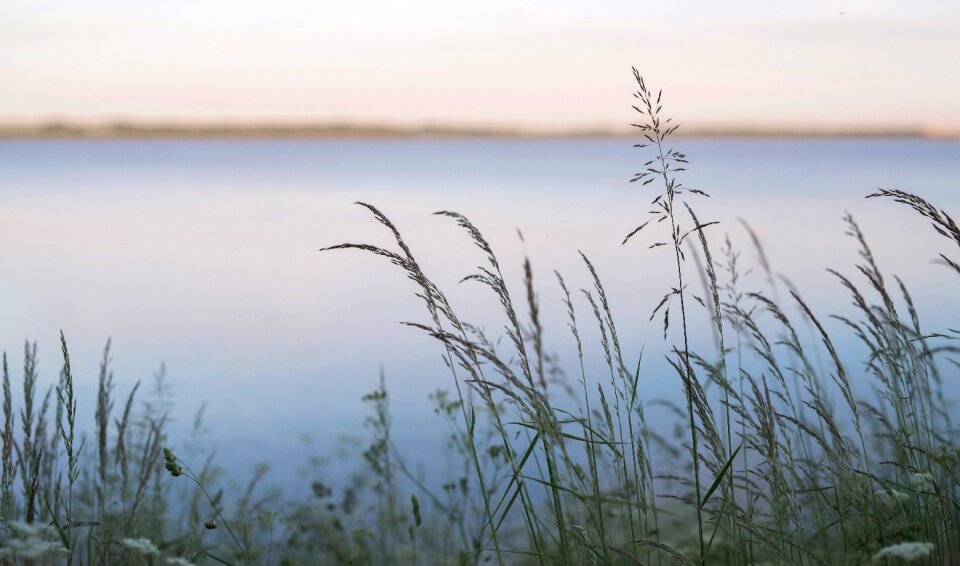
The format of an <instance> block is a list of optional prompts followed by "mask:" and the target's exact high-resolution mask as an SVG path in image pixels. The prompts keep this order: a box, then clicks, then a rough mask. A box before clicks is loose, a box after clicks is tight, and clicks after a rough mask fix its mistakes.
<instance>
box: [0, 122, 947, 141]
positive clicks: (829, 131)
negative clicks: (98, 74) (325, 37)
mask: <svg viewBox="0 0 960 566" xmlns="http://www.w3.org/2000/svg"><path fill="white" fill-rule="evenodd" d="M637 135H638V134H637V132H636V130H635V129H634V128H630V127H629V126H623V127H619V128H617V127H610V126H595V127H587V126H581V127H567V128H557V129H548V128H542V127H541V128H536V127H520V126H469V125H459V124H453V123H423V124H419V125H396V124H390V123H372V124H371V123H363V122H359V121H319V120H318V121H300V122H290V121H276V120H264V121H243V122H241V121H228V120H225V121H217V122H213V121H209V122H205V121H200V120H196V121H174V120H164V121H148V120H109V121H97V122H81V121H70V120H44V121H35V122H26V123H0V139H5V140H17V139H20V140H31V139H33V140H44V139H50V140H53V139H103V140H109V139H135V138H147V139H256V138H268V139H357V138H359V139H378V138H379V139H404V138H411V139H417V138H465V139H470V138H475V139H483V138H506V139H561V138H611V139H614V138H628V137H636V136H637ZM676 135H677V136H679V137H686V138H693V137H730V138H750V137H759V138H778V137H780V138H922V139H930V140H947V141H960V129H950V128H929V127H922V126H912V127H910V126H900V127H895V126H888V127H867V126H853V127H852V126H825V125H814V126H807V127H803V126H782V125H779V126H778V125H750V126H730V125H706V124H693V125H691V126H687V127H681V128H680V129H679V130H677V132H676Z"/></svg>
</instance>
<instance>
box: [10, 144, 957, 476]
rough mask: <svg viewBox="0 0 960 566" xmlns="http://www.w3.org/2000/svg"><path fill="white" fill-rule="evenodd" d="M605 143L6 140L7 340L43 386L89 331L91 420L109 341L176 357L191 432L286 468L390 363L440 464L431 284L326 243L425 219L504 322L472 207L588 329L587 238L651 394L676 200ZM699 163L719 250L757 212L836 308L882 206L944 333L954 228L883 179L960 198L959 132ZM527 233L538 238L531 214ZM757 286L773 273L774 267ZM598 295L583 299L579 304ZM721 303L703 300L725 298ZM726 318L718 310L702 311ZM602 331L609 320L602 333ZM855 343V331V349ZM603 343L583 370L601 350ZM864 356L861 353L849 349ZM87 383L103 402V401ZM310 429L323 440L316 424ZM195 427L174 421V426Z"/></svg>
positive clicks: (880, 233) (555, 303) (795, 147)
mask: <svg viewBox="0 0 960 566" xmlns="http://www.w3.org/2000/svg"><path fill="white" fill-rule="evenodd" d="M630 145H631V142H630V141H628V140H613V141H610V140H605V141H583V140H576V141H563V140H558V141H142V142H141V141H106V142H100V141H96V142H91V141H64V142H60V141H43V142H0V197H2V198H0V265H2V266H3V276H2V277H0V305H2V312H3V324H2V325H0V346H2V348H3V349H5V350H6V351H7V352H8V353H9V356H10V359H11V365H12V366H13V367H16V366H18V365H19V363H20V361H21V352H22V344H23V340H25V339H31V340H34V339H35V340H37V341H38V342H39V345H40V352H41V362H40V368H41V373H42V378H43V379H44V380H45V383H52V382H53V381H54V380H55V379H56V377H57V373H58V371H59V366H60V363H61V362H60V360H59V354H58V343H57V341H58V333H59V331H60V329H62V330H63V331H64V333H65V334H66V336H67V339H68V341H69V343H70V346H71V349H72V352H71V353H72V356H73V359H74V367H75V370H76V373H77V380H78V382H79V386H80V388H81V393H85V394H86V395H85V397H84V398H83V399H81V406H80V412H81V413H83V416H82V417H81V420H84V419H85V420H86V421H87V422H92V421H93V413H94V405H93V399H94V396H93V392H94V391H95V386H96V375H97V359H98V357H99V355H100V350H101V348H102V346H103V343H104V342H105V341H106V339H107V338H108V337H113V342H114V354H113V361H114V365H115V372H116V378H117V382H118V393H121V394H125V393H126V391H128V390H129V387H130V386H132V384H133V383H134V382H135V381H136V380H141V379H142V380H150V379H151V375H152V374H153V372H154V371H155V370H156V369H157V368H158V367H159V365H160V364H161V362H165V363H166V366H167V370H168V372H167V373H168V378H169V382H170V384H171V386H172V390H173V392H174V396H175V400H176V409H175V417H176V419H177V423H178V427H179V429H178V430H185V429H188V428H189V427H190V425H191V423H192V415H193V413H194V412H195V411H197V409H198V408H199V407H200V406H201V404H202V403H204V402H208V403H209V406H208V408H207V411H206V427H207V429H208V430H209V432H208V433H207V436H206V439H205V444H206V445H207V446H210V447H216V448H217V450H218V453H219V460H220V462H221V463H224V464H227V465H229V466H230V467H231V469H232V470H233V471H234V472H235V475H236V476H238V477H243V475H244V474H246V473H248V472H249V470H251V469H252V468H253V466H254V464H255V463H257V462H260V461H268V462H270V463H271V465H272V466H273V467H274V469H275V471H276V473H275V476H274V477H275V478H276V480H277V481H278V482H287V481H290V480H291V479H292V478H293V477H294V476H293V474H294V472H295V471H296V469H297V468H299V467H303V466H305V465H306V461H307V456H308V455H311V454H324V453H329V452H331V450H332V449H333V447H334V446H335V444H336V442H337V438H338V436H339V435H341V434H342V433H345V434H353V435H360V436H363V435H364V434H365V432H364V430H363V428H362V422H363V418H364V416H365V412H364V407H363V404H362V403H361V402H360V400H359V399H360V397H361V395H362V394H363V393H365V392H367V391H369V390H371V389H372V388H373V387H374V385H375V383H376V381H377V376H378V373H379V371H380V368H381V367H382V368H383V370H384V371H385V373H386V376H387V383H388V387H389V388H390V389H391V391H392V393H393V394H394V396H393V410H394V425H395V427H396V437H397V439H398V443H400V444H401V445H402V446H404V447H408V448H409V449H410V451H411V452H410V454H411V457H412V458H413V459H414V460H420V461H424V462H430V461H431V459H435V458H436V456H434V455H433V454H435V453H436V451H437V448H438V446H440V445H439V444H438V443H439V442H441V440H440V438H441V437H442V435H443V427H442V426H440V423H439V421H438V420H437V419H436V417H435V416H434V415H433V413H432V411H431V410H430V409H429V403H428V401H427V398H426V397H427V394H428V393H429V392H431V391H433V390H436V389H437V388H440V387H448V386H449V385H450V383H449V377H448V376H447V374H445V372H444V368H443V366H442V365H441V363H440V350H439V348H438V347H437V345H436V344H434V343H432V342H430V341H429V339H427V338H426V337H424V336H422V335H420V334H418V333H417V332H416V331H413V330H411V329H409V328H406V327H403V326H401V325H399V324H397V323H398V322H399V321H405V320H410V321H424V320H425V319H426V316H425V314H424V313H423V312H421V310H420V308H419V304H418V303H417V300H416V299H415V298H414V297H413V296H412V291H413V288H412V286H411V284H410V283H409V282H408V281H407V280H406V279H405V278H404V276H403V275H402V274H400V273H399V272H398V271H397V270H396V269H395V268H392V266H389V265H387V264H386V262H384V261H382V260H380V259H378V258H374V257H368V256H365V255H362V254H358V253H346V252H338V253H332V252H331V253H324V254H321V253H319V252H318V251H317V250H318V248H320V247H322V246H326V245H331V244H335V243H339V242H344V241H350V242H371V243H377V244H389V238H388V234H387V233H386V231H385V230H384V229H383V227H381V226H379V225H377V224H376V223H375V222H374V221H373V220H372V219H371V218H370V216H369V214H368V213H366V212H365V211H364V210H363V209H361V208H359V207H357V206H355V205H353V204H352V203H353V201H356V200H362V201H366V202H370V203H374V204H376V205H377V206H378V207H380V208H381V209H382V210H383V211H384V212H385V213H387V214H388V215H389V216H390V217H391V218H393V219H394V221H395V222H396V224H397V225H398V226H399V227H400V229H401V230H402V231H403V232H404V234H405V236H406V238H407V240H408V242H409V243H410V245H411V247H412V248H413V249H414V252H415V253H416V254H417V255H418V257H419V259H420V261H421V263H422V264H423V265H424V266H425V269H426V271H427V272H428V274H430V275H432V276H433V277H435V278H436V280H437V281H438V282H440V283H441V285H442V286H445V288H447V289H449V290H450V292H449V294H450V296H451V298H452V299H453V301H454V303H455V304H456V305H458V306H459V307H460V308H462V309H463V312H464V313H465V314H464V316H465V318H468V319H473V320H477V321H479V322H481V323H483V324H484V325H485V326H486V327H487V329H488V330H490V331H491V332H496V329H498V328H501V327H502V324H503V321H502V320H499V319H498V318H497V317H496V316H495V315H494V313H495V312H496V311H495V308H494V307H495V306H496V302H495V299H494V298H493V297H492V296H490V294H489V293H485V292H483V290H482V289H480V288H479V287H478V286H476V285H470V284H462V285H460V284H458V283H457V282H458V281H459V280H460V278H462V277H463V276H464V275H467V274H468V273H471V272H472V271H473V269H474V268H475V266H477V265H479V263H480V262H481V261H482V260H483V257H482V255H481V254H480V252H479V251H478V250H476V249H475V248H473V247H471V245H470V243H469V241H468V240H467V238H466V237H465V235H464V234H463V233H462V232H461V231H459V230H458V229H457V228H456V227H455V226H454V225H453V223H452V222H450V221H449V219H445V218H441V217H436V216H432V215H431V213H432V212H434V211H437V210H444V209H446V210H457V211H460V212H462V213H464V214H466V215H467V216H468V217H470V218H471V219H472V220H473V221H474V222H475V224H476V225H477V226H478V227H480V229H481V230H483V231H484V233H485V234H486V235H487V236H488V238H489V239H490V241H491V242H492V243H493V245H494V248H495V250H497V251H498V253H499V254H500V256H501V262H502V264H503V265H504V271H505V275H507V277H508V278H510V279H511V281H512V282H514V283H516V284H517V287H516V290H517V292H518V293H519V292H520V288H519V283H520V280H521V279H520V274H521V269H520V268H521V261H522V258H523V254H524V250H526V252H527V253H529V254H530V256H531V257H532V259H533V262H534V268H535V271H536V277H537V278H538V279H539V286H540V287H541V291H540V292H541V296H540V298H541V301H542V303H543V305H544V310H545V311H546V312H545V318H546V323H547V329H548V330H547V338H548V340H549V341H550V346H551V348H552V349H553V350H554V351H557V352H558V353H559V354H560V357H561V361H565V362H569V363H572V360H570V359H569V351H570V350H569V348H570V347H571V342H570V339H569V337H568V336H567V335H566V334H565V332H564V331H563V330H562V329H563V328H564V326H563V322H564V321H563V318H562V315H563V310H562V308H561V305H560V303H559V295H558V292H557V289H556V285H555V283H554V278H553V274H552V270H554V269H559V270H560V271H562V272H563V273H564V275H565V277H566V278H567V280H568V282H569V283H570V284H571V285H572V286H574V287H576V288H579V287H583V286H587V285H588V284H589V281H588V279H587V277H586V273H585V271H584V269H583V267H582V264H581V263H579V257H578V254H577V251H578V250H582V251H583V252H584V253H586V254H588V255H589V256H590V257H591V259H592V260H593V261H594V263H595V264H596V266H597V269H598V271H599V272H600V274H601V276H602V277H603V278H604V280H605V282H606V284H607V286H608V292H609V295H610V298H611V303H612V306H613V308H614V311H615V314H616V315H617V316H618V317H619V323H620V325H621V339H622V341H623V342H624V344H625V349H626V354H627V356H628V357H629V358H633V359H635V357H636V355H637V354H638V353H639V351H640V349H641V347H643V346H646V348H647V353H646V354H645V355H646V356H648V358H645V359H650V360H652V361H651V362H650V363H649V364H646V366H645V367H646V370H645V373H644V379H645V381H644V384H645V387H646V388H647V389H646V390H645V391H644V394H645V395H647V396H648V397H650V398H652V397H656V396H664V395H667V396H669V395H672V394H673V393H671V392H674V391H678V389H677V384H676V383H675V380H674V379H673V378H672V377H671V376H670V374H669V372H666V371H664V368H663V367H662V364H661V363H659V362H657V361H656V360H657V359H658V356H659V352H662V351H663V349H664V342H663V338H662V333H661V332H662V329H661V327H660V325H659V323H658V322H657V321H655V322H653V323H648V322H647V320H648V318H649V313H650V311H651V309H652V308H653V306H655V304H656V303H657V302H658V300H659V298H660V297H661V296H662V295H663V293H664V292H665V291H666V290H667V289H668V288H669V285H671V284H672V281H671V273H672V272H671V269H670V263H669V262H670V261H671V258H670V256H669V255H668V254H667V253H665V252H661V251H659V250H648V249H647V247H648V246H649V244H651V243H653V242H654V241H657V240H658V239H660V238H662V237H663V233H662V232H660V233H657V232H656V231H652V232H650V233H649V234H645V235H643V236H642V237H641V238H639V239H638V240H637V241H636V242H634V243H631V244H629V245H627V246H621V245H620V241H621V240H622V239H623V236H624V235H625V234H626V233H627V232H629V231H630V230H631V229H632V228H633V227H635V226H636V225H637V224H638V223H639V222H641V221H642V220H644V219H645V218H646V211H647V210H648V209H649V202H650V200H651V199H652V197H653V196H654V195H655V193H654V192H653V189H652V186H651V187H647V188H646V189H641V188H640V187H638V186H636V185H630V184H627V183H626V182H625V181H626V180H627V179H628V178H629V177H630V175H631V174H632V173H633V172H634V170H636V169H638V168H639V167H640V166H641V164H642V163H643V162H644V161H645V160H646V158H645V157H644V156H643V154H642V153H640V152H639V151H638V150H635V149H633V148H631V147H630ZM676 146H677V147H678V149H681V150H683V151H685V152H686V153H687V154H688V156H689V157H690V160H691V165H690V171H689V173H688V175H687V177H686V182H687V184H689V185H692V186H695V187H697V188H701V189H703V190H706V191H707V192H709V193H710V194H711V195H712V197H711V198H709V199H703V198H694V199H693V200H692V201H691V202H692V203H693V204H694V206H695V207H696V209H697V211H698V215H699V216H700V218H701V220H719V221H720V222H721V224H720V225H719V226H715V227H711V228H710V231H711V232H710V234H711V236H712V237H713V242H714V244H715V252H716V250H718V249H719V247H720V243H721V242H722V238H723V236H724V235H725V234H729V235H730V237H731V239H732V241H733V242H734V244H735V246H737V247H739V248H741V249H742V251H743V255H742V260H743V262H744V263H745V264H746V265H748V266H752V265H755V257H756V256H755V253H754V251H753V249H752V248H751V247H750V245H749V240H748V239H747V238H746V236H745V232H744V231H743V229H742V228H741V226H740V224H739V223H738V221H737V218H741V217H742V218H744V219H746V220H747V221H748V222H749V223H750V224H751V225H752V226H753V227H754V228H755V230H756V232H757V233H758V234H759V235H760V237H761V238H762V240H763V242H764V244H765V246H766V247H767V252H768V254H769V256H770V258H771V261H772V264H773V267H774V269H775V270H777V271H779V272H782V273H784V274H786V275H787V276H789V277H790V278H791V279H792V280H793V281H794V282H795V283H796V284H797V285H798V286H799V287H800V289H801V290H802V291H803V292H804V294H805V296H806V297H807V298H808V299H809V300H810V302H812V303H813V304H814V305H815V307H816V308H817V309H818V310H819V311H820V312H824V313H828V312H838V311H843V310H844V309H846V308H847V307H846V305H847V302H848V301H847V298H846V296H845V295H843V293H841V292H839V290H838V286H837V285H836V284H835V283H834V282H833V281H832V280H831V277H830V276H829V275H828V274H826V272H825V271H824V268H825V267H834V268H841V269H842V270H845V271H846V272H847V273H851V274H852V273H853V268H852V264H853V262H854V261H856V259H857V255H856V248H855V246H854V244H853V243H852V241H851V240H850V239H849V238H846V237H844V235H843V234H844V224H843V221H842V216H843V213H844V211H849V212H851V213H852V214H854V216H855V217H856V218H857V219H858V221H859V222H860V223H861V225H862V227H863V229H864V231H865V232H866V234H867V237H868V238H869V240H870V242H871V244H872V245H873V246H874V248H875V251H876V255H877V257H878V260H879V262H880V264H881V266H882V267H884V268H885V269H886V270H887V271H888V272H895V273H897V274H899V275H901V276H902V277H903V278H904V280H905V282H906V283H907V284H908V285H909V286H910V288H911V290H912V291H913V293H914V295H915V297H916V300H917V303H918V305H919V308H920V310H921V314H922V315H923V316H924V318H925V320H926V323H927V326H928V328H930V329H931V330H936V329H942V328H943V327H945V326H947V325H951V324H953V323H954V322H955V321H956V318H957V315H958V314H960V312H958V311H957V310H956V309H954V308H953V306H954V304H953V302H952V301H951V300H950V298H951V297H952V296H955V295H954V293H953V291H954V290H955V287H953V285H955V284H956V281H955V279H954V278H952V277H951V276H950V274H949V273H948V272H947V271H946V270H945V269H944V268H943V267H942V266H937V265H932V264H931V259H932V258H934V257H936V254H937V253H938V252H940V251H946V252H950V251H955V250H950V247H949V245H948V244H947V242H946V241H945V240H944V241H941V240H939V239H937V238H936V237H935V235H934V234H933V232H932V230H930V229H929V228H928V227H927V226H926V224H925V223H924V222H923V221H922V219H920V218H919V217H916V216H915V215H913V214H911V213H910V212H909V211H907V210H906V209H903V208H901V207H898V206H895V205H894V204H893V203H890V202H879V201H874V200H869V201H868V200H864V199H863V196H864V195H866V194H868V193H870V192H871V191H873V190H875V189H876V188H877V187H901V188H904V189H906V190H910V191H913V192H917V193H919V194H921V195H924V196H925V197H927V198H928V199H930V200H932V201H933V202H935V203H937V204H938V205H940V206H942V207H944V208H946V209H947V210H953V211H957V212H958V214H960V185H958V182H960V144H958V143H949V142H930V141H920V140H896V141H891V140H809V141H797V140H677V141H676ZM518 229H520V230H522V232H523V235H524V240H525V244H524V243H521V242H520V240H519V238H518V235H517V230H518ZM748 281H752V282H751V283H750V284H751V285H754V286H762V284H763V280H762V278H759V277H757V276H754V277H753V278H752V279H748ZM578 309H580V311H579V312H580V313H581V314H583V315H584V316H585V315H586V314H587V310H586V309H587V306H586V305H585V304H578ZM704 320H705V319H704ZM695 327H696V329H697V330H698V332H696V337H695V339H705V336H704V334H703V332H701V331H702V330H703V329H704V328H705V327H706V324H705V323H704V322H703V321H700V322H699V323H696V324H695ZM587 339H588V340H592V339H593V338H592V336H588V337H587ZM848 351H849V352H850V356H852V357H853V356H854V355H855V349H854V348H853V347H852V346H850V349H849V350H848ZM600 363H602V360H601V359H600V358H599V357H596V359H591V360H589V361H588V367H589V368H591V371H592V369H593V368H597V370H598V371H599V368H600V365H599V364H600ZM852 363H854V364H855V360H854V361H853V362H852ZM84 401H86V402H84ZM304 434H309V435H310V437H311V438H312V447H311V448H305V445H304V444H303V441H302V438H301V437H302V435H304ZM177 441H178V439H176V438H174V439H172V442H173V443H174V444H176V443H177Z"/></svg>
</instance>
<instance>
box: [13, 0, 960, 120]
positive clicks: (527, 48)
mask: <svg viewBox="0 0 960 566" xmlns="http://www.w3.org/2000/svg"><path fill="white" fill-rule="evenodd" d="M632 65H635V66H636V67H637V68H638V69H640V70H641V72H642V73H643V74H644V76H645V77H646V78H647V82H648V84H649V85H651V86H653V87H654V88H663V89H664V96H665V100H666V101H668V102H667V106H666V107H665V110H666V111H667V112H668V113H670V114H671V115H673V116H675V117H676V118H677V119H678V120H680V121H681V122H684V123H688V124H690V123H694V124H698V125H719V126H726V127H729V126H740V127H755V126H770V125H774V126H782V127H783V126H785V127H840V128H843V127H864V126H867V127H877V128H886V127H924V128H932V129H939V128H944V129H949V130H957V129H960V102H958V101H960V73H957V72H956V69H957V66H958V65H960V2H957V1H956V0H936V1H935V0H913V1H910V2H907V1H906V0H898V1H887V0H848V1H840V2H835V1H829V2H828V1H823V0H804V1H802V2H769V1H765V0H760V1H724V2H717V1H716V0H708V1H700V0H697V1H691V0H687V1H684V0H677V1H669V2H667V1H660V2H651V1H647V0H628V1H627V0H625V1H620V0H596V1H592V2H580V1H567V0H551V2H540V3H532V2H528V3H519V2H515V1H509V2H508V1H505V0H486V1H484V2H472V3H463V2H454V1H450V0H446V1H440V2H431V1H428V0H404V1H403V2H397V1H395V0H353V1H350V2H343V1H335V0H321V1H317V0H270V1H260V2H251V1H243V0H166V1H164V2H155V1H151V2H144V1H139V0H76V1H73V2H63V1H62V0H6V1H4V2H3V3H0V77H2V85H3V86H2V88H0V120H3V121H6V122H11V121H12V122H31V121H38V120H54V119H61V120H76V121H102V120H116V119H124V120H140V121H151V120H165V121H173V120H186V121H193V120H210V121H301V120H309V121H347V122H360V123H383V122H387V123H393V124H398V125H417V124H458V125H499V126H525V127H540V128H564V127H586V126H593V125H602V126H609V125H617V124H624V123H626V122H629V121H630V120H631V118H632V115H631V112H632V111H631V110H630V104H631V100H632V98H631V96H630V93H631V92H632V90H633V77H632V74H631V71H630V67H631V66H632Z"/></svg>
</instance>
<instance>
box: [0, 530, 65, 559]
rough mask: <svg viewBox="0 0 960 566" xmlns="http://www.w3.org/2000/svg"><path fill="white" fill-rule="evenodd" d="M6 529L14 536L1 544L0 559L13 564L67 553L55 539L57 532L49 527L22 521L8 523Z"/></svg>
mask: <svg viewBox="0 0 960 566" xmlns="http://www.w3.org/2000/svg"><path fill="white" fill-rule="evenodd" d="M7 527H8V528H9V529H10V531H11V532H12V533H13V534H14V535H15V537H11V538H9V539H7V540H5V541H4V542H3V548H0V557H3V558H9V559H11V560H13V561H14V562H15V563H18V564H19V563H20V561H21V560H44V559H50V558H53V557H54V556H57V555H63V554H66V553H67V549H66V548H64V546H63V544H62V543H61V542H60V540H59V539H58V538H57V531H56V530H55V529H54V528H52V527H50V526H49V525H42V526H41V525H33V524H30V523H24V522H22V521H9V522H7Z"/></svg>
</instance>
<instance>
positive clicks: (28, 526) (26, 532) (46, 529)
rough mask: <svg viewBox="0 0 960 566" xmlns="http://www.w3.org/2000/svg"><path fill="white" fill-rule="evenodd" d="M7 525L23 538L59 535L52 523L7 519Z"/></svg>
mask: <svg viewBox="0 0 960 566" xmlns="http://www.w3.org/2000/svg"><path fill="white" fill-rule="evenodd" d="M7 527H9V528H10V530H11V531H13V532H14V533H15V534H16V535H17V536H19V537H21V538H53V537H56V536H57V530H56V529H54V528H53V526H51V525H36V524H33V523H25V522H23V521H7Z"/></svg>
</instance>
